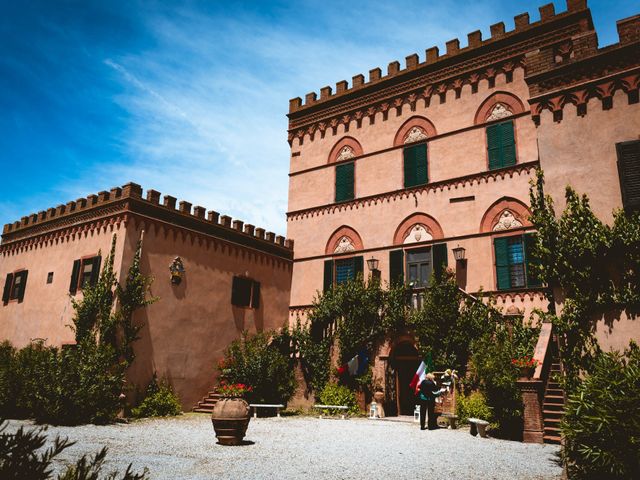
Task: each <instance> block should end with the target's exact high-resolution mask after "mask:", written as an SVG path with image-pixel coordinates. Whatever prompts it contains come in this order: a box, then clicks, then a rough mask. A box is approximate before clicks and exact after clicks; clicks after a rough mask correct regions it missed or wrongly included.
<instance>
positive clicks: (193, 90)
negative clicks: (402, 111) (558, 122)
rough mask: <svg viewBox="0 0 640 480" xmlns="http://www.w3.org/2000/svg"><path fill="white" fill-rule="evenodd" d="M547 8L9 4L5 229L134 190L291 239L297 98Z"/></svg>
mask: <svg viewBox="0 0 640 480" xmlns="http://www.w3.org/2000/svg"><path fill="white" fill-rule="evenodd" d="M544 3H546V2H545V1H544V0H539V1H530V0H521V1H513V0H512V1H507V0H499V1H488V0H456V1H442V0H441V1H432V0H422V1H418V0H394V1H388V2H381V1H373V2H372V1H364V0H356V1H351V2H345V1H344V0H343V1H334V0H325V1H316V2H313V1H295V2H294V1H290V2H285V1H254V2H249V1H245V2H236V1H215V0H209V1H197V0H193V1H182V2H178V1H168V0H166V1H159V0H158V1H138V0H126V1H124V0H123V1H116V0H104V1H98V0H83V1H65V0H42V1H30V0H19V1H16V0H0V152H1V153H0V155H1V157H0V159H1V161H2V165H3V171H4V178H5V179H4V181H3V188H2V189H0V224H5V223H8V222H12V221H15V220H17V219H19V218H20V217H21V216H23V215H27V214H29V213H33V212H37V211H39V210H45V209H46V208H49V207H52V206H55V205H57V204H60V203H66V202H67V201H69V200H73V199H76V198H79V197H83V196H86V195H88V194H90V193H95V192H98V191H99V190H104V189H107V190H108V189H109V188H111V187H113V186H117V185H122V184H124V183H126V182H128V181H134V182H136V183H139V184H141V185H142V186H143V188H145V189H147V188H155V189H156V190H159V191H161V192H162V193H163V194H164V193H168V194H171V195H174V196H176V197H178V198H179V199H185V200H188V201H191V202H192V203H194V204H199V205H203V206H205V207H207V208H209V209H213V210H217V211H219V212H223V213H226V214H229V215H231V216H233V217H234V218H239V219H242V220H244V221H247V222H251V223H254V224H256V225H258V226H263V227H265V228H267V229H271V230H274V231H276V232H278V233H284V232H285V230H286V222H285V212H286V207H287V183H288V177H287V172H288V166H289V146H288V144H287V140H286V139H287V133H286V129H287V119H286V117H285V115H286V113H287V110H288V101H289V99H290V98H293V97H296V96H300V97H304V95H305V94H306V93H307V92H310V91H319V89H320V87H322V86H325V85H332V86H333V85H335V82H336V81H339V80H343V79H346V80H349V81H350V80H351V77H352V76H353V75H355V74H358V73H364V74H365V75H366V74H367V72H368V71H369V70H370V69H371V68H374V67H377V66H379V67H381V68H383V70H385V69H386V65H387V64H388V63H389V62H390V61H393V60H400V61H401V63H403V62H404V57H405V56H407V55H409V54H411V53H414V52H416V53H418V54H419V55H420V59H421V60H422V59H423V58H424V50H425V48H428V47H430V46H433V45H438V46H439V47H440V50H441V51H444V43H445V42H446V41H447V40H450V39H452V38H456V37H458V38H460V40H461V45H462V46H465V45H466V34H467V33H468V32H471V31H473V30H477V29H481V30H482V32H483V36H484V37H485V38H487V37H489V25H491V24H493V23H496V22H499V21H504V22H505V23H506V25H507V29H508V30H509V29H511V28H513V16H514V15H516V14H519V13H522V12H525V11H528V12H529V13H530V14H531V20H532V21H535V20H537V19H538V6H540V5H541V4H544ZM554 3H555V6H556V11H557V12H559V11H564V10H565V2H564V0H561V1H556V2H554ZM589 6H590V8H591V10H592V14H593V17H594V22H595V24H596V29H597V30H598V32H599V40H600V45H601V46H603V45H608V44H611V43H615V42H616V41H617V33H616V28H615V21H616V20H617V19H620V18H624V17H628V16H630V15H634V14H637V13H640V0H606V1H605V0H601V1H595V0H591V1H590V2H589Z"/></svg>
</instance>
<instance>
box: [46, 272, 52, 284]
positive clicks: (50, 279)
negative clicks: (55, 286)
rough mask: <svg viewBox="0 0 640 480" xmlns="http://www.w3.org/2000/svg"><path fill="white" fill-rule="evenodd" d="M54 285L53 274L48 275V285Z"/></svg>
mask: <svg viewBox="0 0 640 480" xmlns="http://www.w3.org/2000/svg"><path fill="white" fill-rule="evenodd" d="M49 283H53V272H49V273H47V284H49Z"/></svg>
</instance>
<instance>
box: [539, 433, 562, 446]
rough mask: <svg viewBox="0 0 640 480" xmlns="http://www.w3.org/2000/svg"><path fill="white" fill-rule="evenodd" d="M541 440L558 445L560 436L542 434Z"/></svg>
mask: <svg viewBox="0 0 640 480" xmlns="http://www.w3.org/2000/svg"><path fill="white" fill-rule="evenodd" d="M542 440H543V441H544V443H551V444H553V445H560V441H561V438H560V437H559V436H557V435H543V436H542Z"/></svg>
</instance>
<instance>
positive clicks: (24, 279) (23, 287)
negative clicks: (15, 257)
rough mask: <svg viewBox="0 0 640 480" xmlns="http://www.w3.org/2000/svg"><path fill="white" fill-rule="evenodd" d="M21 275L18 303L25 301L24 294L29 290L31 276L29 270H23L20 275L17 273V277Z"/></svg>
mask: <svg viewBox="0 0 640 480" xmlns="http://www.w3.org/2000/svg"><path fill="white" fill-rule="evenodd" d="M18 275H20V277H21V281H20V293H19V294H18V303H22V300H24V292H25V290H26V289H27V277H28V276H29V270H23V271H21V272H19V273H16V277H17V276H18Z"/></svg>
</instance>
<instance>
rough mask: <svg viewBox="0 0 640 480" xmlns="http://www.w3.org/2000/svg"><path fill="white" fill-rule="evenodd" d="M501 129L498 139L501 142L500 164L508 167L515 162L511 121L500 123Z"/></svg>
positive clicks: (514, 142)
mask: <svg viewBox="0 0 640 480" xmlns="http://www.w3.org/2000/svg"><path fill="white" fill-rule="evenodd" d="M500 128H501V130H502V132H501V135H500V140H501V142H502V144H501V148H502V166H503V167H509V166H511V165H515V164H516V141H515V136H514V132H513V122H504V123H501V124H500Z"/></svg>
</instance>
